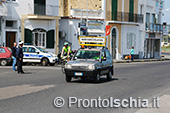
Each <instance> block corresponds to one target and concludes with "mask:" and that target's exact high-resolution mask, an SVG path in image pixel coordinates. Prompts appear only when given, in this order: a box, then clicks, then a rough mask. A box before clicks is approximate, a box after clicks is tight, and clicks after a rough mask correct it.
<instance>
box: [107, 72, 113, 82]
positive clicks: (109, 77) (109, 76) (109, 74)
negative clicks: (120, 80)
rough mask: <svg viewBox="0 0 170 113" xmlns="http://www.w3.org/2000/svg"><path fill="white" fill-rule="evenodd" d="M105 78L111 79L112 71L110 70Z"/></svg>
mask: <svg viewBox="0 0 170 113" xmlns="http://www.w3.org/2000/svg"><path fill="white" fill-rule="evenodd" d="M107 80H108V81H111V80H112V71H111V70H110V71H109V72H108V74H107Z"/></svg>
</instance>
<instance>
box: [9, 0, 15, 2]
mask: <svg viewBox="0 0 170 113" xmlns="http://www.w3.org/2000/svg"><path fill="white" fill-rule="evenodd" d="M15 1H16V0H7V2H15Z"/></svg>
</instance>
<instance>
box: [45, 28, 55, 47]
mask: <svg viewBox="0 0 170 113" xmlns="http://www.w3.org/2000/svg"><path fill="white" fill-rule="evenodd" d="M46 46H47V47H46V48H54V30H50V31H48V32H47V39H46Z"/></svg>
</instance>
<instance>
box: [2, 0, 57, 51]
mask: <svg viewBox="0 0 170 113" xmlns="http://www.w3.org/2000/svg"><path fill="white" fill-rule="evenodd" d="M1 1H2V0H1ZM4 1H5V2H2V3H1V5H0V16H1V33H0V37H1V38H0V45H4V46H9V47H12V46H13V42H18V41H20V40H22V41H24V43H25V44H26V43H29V44H34V45H36V46H40V47H42V48H45V49H47V50H48V51H50V52H53V53H57V52H58V45H59V38H58V35H59V32H58V28H59V16H58V15H59V0H4Z"/></svg>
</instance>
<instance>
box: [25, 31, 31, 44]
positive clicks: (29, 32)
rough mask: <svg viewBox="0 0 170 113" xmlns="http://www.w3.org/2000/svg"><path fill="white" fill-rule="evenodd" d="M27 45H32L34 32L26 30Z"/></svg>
mask: <svg viewBox="0 0 170 113" xmlns="http://www.w3.org/2000/svg"><path fill="white" fill-rule="evenodd" d="M25 43H30V44H32V31H31V30H30V29H25Z"/></svg>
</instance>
